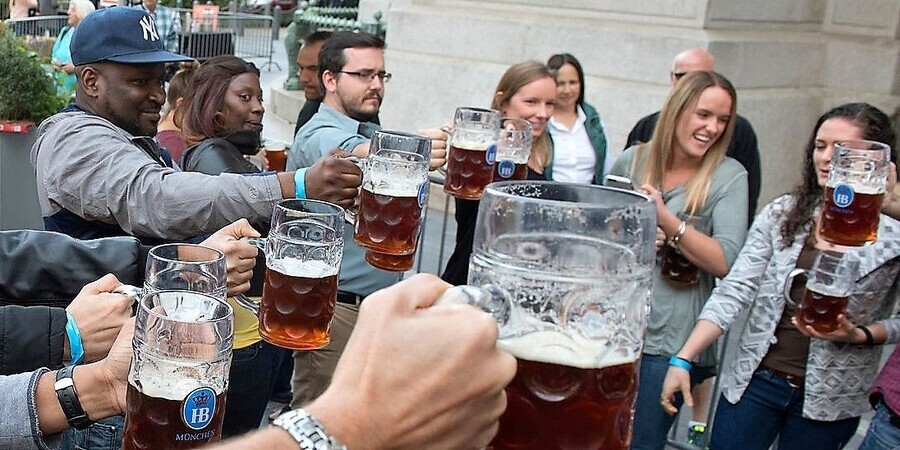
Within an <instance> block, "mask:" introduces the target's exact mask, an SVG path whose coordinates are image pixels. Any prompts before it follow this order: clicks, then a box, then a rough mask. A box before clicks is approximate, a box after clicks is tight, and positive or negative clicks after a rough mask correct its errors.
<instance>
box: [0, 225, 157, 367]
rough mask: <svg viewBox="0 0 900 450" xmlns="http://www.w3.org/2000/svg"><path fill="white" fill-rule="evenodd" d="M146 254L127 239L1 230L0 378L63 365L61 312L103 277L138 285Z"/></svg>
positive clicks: (141, 279)
mask: <svg viewBox="0 0 900 450" xmlns="http://www.w3.org/2000/svg"><path fill="white" fill-rule="evenodd" d="M148 251H149V247H144V246H141V245H140V243H139V242H138V240H137V239H135V238H131V237H117V238H103V239H95V240H90V241H82V240H78V239H74V238H71V237H69V236H66V235H64V234H60V233H51V232H46V231H32V230H16V231H0V305H2V306H0V375H9V374H14V373H20V372H26V371H31V370H35V369H37V368H39V367H50V368H57V367H60V366H62V358H63V346H64V342H65V336H66V332H65V327H66V312H65V309H63V308H65V307H66V306H67V305H68V304H69V302H71V301H72V299H73V298H75V296H76V295H78V292H79V291H80V290H81V288H82V287H84V285H85V284H88V283H90V282H92V281H95V280H97V279H98V278H100V277H102V276H103V275H106V274H107V273H112V274H114V275H115V276H116V277H117V278H118V279H119V281H121V282H123V283H127V284H133V285H136V286H140V285H142V284H143V278H144V266H145V264H146V259H147V252H148Z"/></svg>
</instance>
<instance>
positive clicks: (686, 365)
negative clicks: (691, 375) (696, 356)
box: [669, 356, 694, 372]
mask: <svg viewBox="0 0 900 450" xmlns="http://www.w3.org/2000/svg"><path fill="white" fill-rule="evenodd" d="M669 365H670V366H675V367H681V368H682V369H684V370H687V371H688V372H690V371H691V369H693V368H694V365H693V364H691V362H690V361H688V360H686V359H684V358H681V357H678V356H673V357H671V358H669Z"/></svg>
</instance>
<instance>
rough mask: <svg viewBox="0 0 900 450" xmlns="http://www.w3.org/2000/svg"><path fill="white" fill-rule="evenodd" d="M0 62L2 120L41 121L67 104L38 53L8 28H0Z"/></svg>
mask: <svg viewBox="0 0 900 450" xmlns="http://www.w3.org/2000/svg"><path fill="white" fill-rule="evenodd" d="M0 61H2V64H3V70H0V119H3V120H13V121H32V122H35V123H39V122H40V121H42V120H44V119H45V118H47V117H49V116H51V115H52V114H54V113H56V112H57V111H59V110H60V109H62V107H63V106H65V104H66V99H65V98H62V97H61V96H59V95H58V94H57V92H56V82H55V80H54V79H53V78H52V77H51V76H50V75H49V74H48V73H47V71H46V70H45V69H44V67H42V66H41V62H40V60H39V59H38V56H37V54H35V53H34V52H33V51H31V50H29V49H28V47H27V46H26V45H25V42H24V41H23V40H22V39H21V38H19V37H18V36H16V35H15V34H14V33H13V32H12V30H10V29H8V28H5V27H4V29H2V30H0Z"/></svg>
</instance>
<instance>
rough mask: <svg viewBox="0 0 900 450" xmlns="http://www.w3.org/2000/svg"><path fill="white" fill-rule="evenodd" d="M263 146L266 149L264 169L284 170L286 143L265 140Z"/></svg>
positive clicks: (285, 164)
mask: <svg viewBox="0 0 900 450" xmlns="http://www.w3.org/2000/svg"><path fill="white" fill-rule="evenodd" d="M263 148H264V149H265V151H266V170H274V171H276V172H284V169H285V167H286V166H287V144H285V143H284V142H281V141H270V140H267V141H266V144H265V147H263Z"/></svg>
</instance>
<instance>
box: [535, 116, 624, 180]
mask: <svg viewBox="0 0 900 450" xmlns="http://www.w3.org/2000/svg"><path fill="white" fill-rule="evenodd" d="M575 109H576V112H577V113H578V118H577V119H575V124H574V125H572V129H571V130H570V129H568V128H566V126H565V125H563V124H561V123H559V122H557V121H556V120H555V119H554V118H553V117H551V118H550V120H549V121H548V127H547V128H548V129H549V130H550V135H551V136H552V137H553V181H559V182H563V183H585V184H589V183H591V182H592V181H593V180H594V166H596V165H597V154H596V153H595V151H594V146H593V145H592V144H591V140H590V139H589V138H588V134H587V130H585V128H584V122H585V121H586V120H587V116H586V115H585V114H584V110H583V109H581V106H576V107H575ZM604 133H605V130H604ZM607 142H608V140H607ZM612 163H613V161H612V158H610V152H609V151H608V149H607V152H606V161H604V164H603V169H604V172H606V171H608V170H609V168H610V167H612ZM597 181H598V182H602V181H603V180H597Z"/></svg>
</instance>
